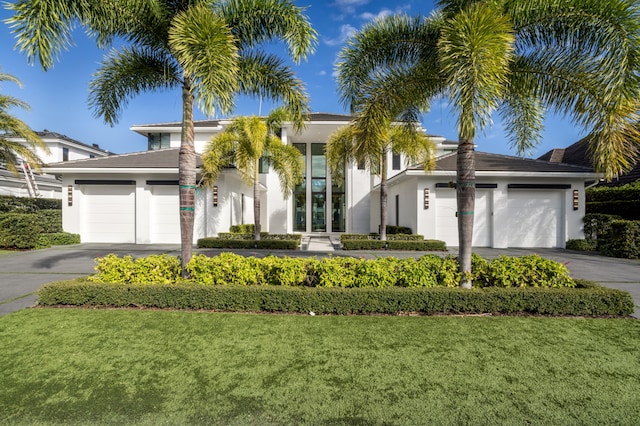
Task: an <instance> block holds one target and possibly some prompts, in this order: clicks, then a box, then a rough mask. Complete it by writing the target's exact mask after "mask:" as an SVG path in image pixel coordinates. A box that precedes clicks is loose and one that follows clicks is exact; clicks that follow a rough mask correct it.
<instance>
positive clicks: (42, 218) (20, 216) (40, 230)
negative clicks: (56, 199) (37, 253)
mask: <svg viewBox="0 0 640 426" xmlns="http://www.w3.org/2000/svg"><path fill="white" fill-rule="evenodd" d="M78 243H80V235H78V234H69V233H66V232H62V216H61V211H60V210H39V211H36V212H35V213H4V214H0V247H2V248H8V249H16V250H29V249H38V248H45V247H50V246H52V245H64V244H78Z"/></svg>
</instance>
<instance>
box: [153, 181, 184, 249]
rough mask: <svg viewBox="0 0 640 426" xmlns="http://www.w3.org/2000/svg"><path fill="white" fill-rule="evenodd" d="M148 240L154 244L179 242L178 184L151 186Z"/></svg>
mask: <svg viewBox="0 0 640 426" xmlns="http://www.w3.org/2000/svg"><path fill="white" fill-rule="evenodd" d="M149 222H150V223H149V225H150V227H151V229H150V240H151V243H154V244H179V243H180V196H179V195H178V185H172V186H152V187H151V217H150V218H149Z"/></svg>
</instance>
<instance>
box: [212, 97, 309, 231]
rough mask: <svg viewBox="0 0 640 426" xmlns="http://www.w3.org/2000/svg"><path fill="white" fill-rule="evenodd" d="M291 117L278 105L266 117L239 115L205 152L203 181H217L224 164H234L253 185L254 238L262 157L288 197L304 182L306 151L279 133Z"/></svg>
mask: <svg viewBox="0 0 640 426" xmlns="http://www.w3.org/2000/svg"><path fill="white" fill-rule="evenodd" d="M287 117H288V113H287V111H285V110H284V109H281V108H278V109H275V110H274V111H272V112H271V114H269V116H268V117H267V118H266V119H263V118H261V117H256V116H251V117H238V118H235V119H234V120H233V121H232V122H231V124H230V125H229V126H227V127H226V128H225V129H224V131H223V132H222V133H220V134H218V135H217V136H215V137H214V138H213V139H212V140H211V142H209V145H208V146H207V148H206V150H205V152H204V154H203V155H202V170H203V181H204V183H205V184H208V185H213V183H214V182H215V180H216V179H217V178H218V176H219V175H220V172H221V171H222V169H223V168H225V167H228V166H229V165H234V166H235V167H236V169H237V170H238V173H240V176H241V177H242V180H243V181H244V182H245V183H246V184H247V185H251V186H253V217H254V221H255V222H254V223H255V227H254V228H255V231H254V239H256V240H259V239H260V180H259V178H260V176H259V171H260V161H261V159H265V160H266V161H267V164H269V166H270V167H273V170H274V171H275V172H276V173H277V174H278V177H279V178H280V186H281V188H280V189H281V190H282V193H283V194H284V196H285V199H286V198H288V196H289V194H290V193H291V192H292V191H293V189H294V187H295V186H296V185H297V184H299V183H301V182H302V179H303V167H304V166H303V162H302V154H300V152H299V151H298V150H297V149H296V148H295V147H294V146H293V145H285V144H283V143H282V141H281V140H280V138H279V137H278V136H277V135H276V133H277V132H278V130H279V129H280V128H281V127H282V123H283V122H284V121H286V119H287Z"/></svg>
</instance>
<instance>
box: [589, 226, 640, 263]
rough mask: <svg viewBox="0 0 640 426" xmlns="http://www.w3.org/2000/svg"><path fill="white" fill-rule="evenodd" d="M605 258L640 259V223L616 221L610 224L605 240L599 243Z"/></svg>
mask: <svg viewBox="0 0 640 426" xmlns="http://www.w3.org/2000/svg"><path fill="white" fill-rule="evenodd" d="M598 248H599V249H600V253H602V254H603V255H605V256H612V257H622V258H627V259H637V258H639V257H640V221H637V220H634V221H631V220H617V221H614V222H612V223H611V229H610V231H609V232H608V233H607V236H606V238H604V239H603V240H601V241H599V243H598Z"/></svg>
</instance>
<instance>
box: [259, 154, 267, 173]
mask: <svg viewBox="0 0 640 426" xmlns="http://www.w3.org/2000/svg"><path fill="white" fill-rule="evenodd" d="M258 173H269V159H268V158H267V157H264V156H262V157H260V161H259V162H258Z"/></svg>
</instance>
